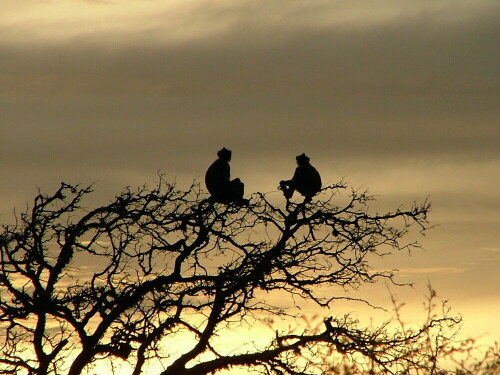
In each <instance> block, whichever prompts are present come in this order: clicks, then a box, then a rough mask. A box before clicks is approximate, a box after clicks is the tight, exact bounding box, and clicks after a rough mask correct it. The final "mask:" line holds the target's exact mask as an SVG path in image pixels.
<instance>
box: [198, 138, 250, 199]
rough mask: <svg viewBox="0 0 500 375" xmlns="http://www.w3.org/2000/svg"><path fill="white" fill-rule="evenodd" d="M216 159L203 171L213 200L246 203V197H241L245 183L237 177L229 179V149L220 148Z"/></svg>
mask: <svg viewBox="0 0 500 375" xmlns="http://www.w3.org/2000/svg"><path fill="white" fill-rule="evenodd" d="M217 156H218V159H217V160H216V161H214V162H213V163H212V165H210V167H209V168H208V170H207V172H206V173H205V185H206V187H207V189H208V192H209V193H210V195H211V198H212V200H213V201H214V202H219V203H226V204H227V203H236V204H238V205H248V203H249V201H248V199H244V198H243V194H244V192H245V185H244V184H243V182H241V180H240V179H239V178H236V179H234V180H231V179H230V178H231V171H230V167H229V162H230V161H231V150H228V149H226V148H225V147H224V148H222V149H221V150H219V151H218V152H217Z"/></svg>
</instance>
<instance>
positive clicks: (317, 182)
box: [280, 154, 321, 201]
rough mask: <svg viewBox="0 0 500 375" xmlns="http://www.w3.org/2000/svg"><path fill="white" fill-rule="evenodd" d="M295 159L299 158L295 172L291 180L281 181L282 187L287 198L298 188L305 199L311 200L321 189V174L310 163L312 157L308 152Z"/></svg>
mask: <svg viewBox="0 0 500 375" xmlns="http://www.w3.org/2000/svg"><path fill="white" fill-rule="evenodd" d="M295 159H296V160H297V168H296V169H295V173H294V175H293V177H292V179H291V180H288V181H280V189H281V190H282V191H283V195H284V196H285V198H286V199H287V200H288V199H290V198H291V197H292V195H293V192H294V191H295V190H297V191H298V192H299V193H300V194H302V195H303V196H304V197H305V199H304V201H310V200H311V198H312V197H313V196H315V195H316V194H317V193H318V192H319V191H320V190H321V176H320V175H319V173H318V171H317V170H316V168H314V167H313V166H312V165H311V164H309V160H310V159H309V157H307V156H306V154H302V155H299V156H297V157H296V158H295Z"/></svg>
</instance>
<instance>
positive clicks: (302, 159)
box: [295, 153, 311, 163]
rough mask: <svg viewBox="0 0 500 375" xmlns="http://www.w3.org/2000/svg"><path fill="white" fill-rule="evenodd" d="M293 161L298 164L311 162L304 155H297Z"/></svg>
mask: <svg viewBox="0 0 500 375" xmlns="http://www.w3.org/2000/svg"><path fill="white" fill-rule="evenodd" d="M295 159H296V160H297V162H298V163H307V162H309V160H311V159H309V156H307V155H306V154H304V153H302V154H300V155H297V156H296V157H295Z"/></svg>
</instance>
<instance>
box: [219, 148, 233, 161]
mask: <svg viewBox="0 0 500 375" xmlns="http://www.w3.org/2000/svg"><path fill="white" fill-rule="evenodd" d="M217 156H218V157H219V158H221V159H227V158H228V157H231V150H228V149H227V148H225V147H223V148H222V149H220V150H219V151H217Z"/></svg>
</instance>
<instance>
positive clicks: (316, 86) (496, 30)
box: [0, 0, 500, 342]
mask: <svg viewBox="0 0 500 375" xmlns="http://www.w3.org/2000/svg"><path fill="white" fill-rule="evenodd" d="M499 17H500V2H498V1H497V0H432V1H430V0H417V1H414V0H412V1H409V0H375V1H373V0H357V1H347V0H328V1H327V0H307V1H306V0H286V1H284V0H265V1H264V0H252V1H250V0H248V1H238V0H232V1H229V0H211V1H203V0H182V1H158V0H144V1H140V2H138V1H131V0H122V1H107V0H86V1H83V0H65V1H55V0H42V1H40V0H37V1H34V0H23V1H17V0H3V1H2V2H1V3H0V134H1V138H0V140H1V147H0V174H1V179H0V223H2V224H10V223H12V221H13V219H12V217H13V212H14V209H15V211H16V212H21V211H23V210H24V209H25V208H26V205H27V204H29V203H30V202H31V201H32V199H33V198H34V196H35V195H36V194H37V191H38V190H37V189H41V190H42V191H44V192H52V191H54V190H55V189H56V188H57V187H58V186H59V184H60V182H61V181H65V182H68V183H73V184H82V185H89V184H94V189H95V193H94V194H93V195H92V197H90V198H89V201H88V204H89V205H93V204H94V205H97V204H100V203H102V202H107V201H109V200H111V199H112V198H113V197H114V195H116V194H118V193H119V192H120V191H121V190H122V189H123V188H124V187H125V186H132V187H135V186H140V185H143V184H149V185H154V184H155V182H156V181H157V174H158V173H163V174H165V176H166V178H167V179H169V180H171V181H177V183H178V184H179V186H180V187H183V186H185V187H187V186H188V185H189V184H190V183H191V182H192V181H193V179H198V180H199V181H202V180H203V175H204V173H205V170H206V168H207V167H208V166H209V165H210V163H211V162H212V161H213V160H214V159H215V158H216V152H217V150H219V149H220V148H222V147H223V146H225V147H227V148H229V149H231V150H232V151H233V160H232V162H231V168H232V175H233V177H240V178H241V179H242V180H243V182H244V183H245V188H246V194H247V195H251V194H252V193H253V192H257V191H260V192H270V191H276V190H277V185H278V182H279V180H281V179H284V178H290V177H291V175H292V174H293V170H294V168H295V156H296V155H298V154H301V153H303V152H305V153H306V154H307V155H308V156H310V158H311V163H312V164H313V165H314V166H315V167H316V168H317V169H318V170H319V171H320V173H321V175H322V178H323V181H324V183H325V184H328V183H335V182H338V181H339V180H340V179H342V178H343V179H345V180H346V181H347V182H348V183H349V184H350V185H351V186H353V187H354V188H356V189H368V190H369V191H370V192H371V193H372V194H374V195H376V196H377V197H378V202H377V203H376V205H378V207H382V208H385V207H392V208H394V207H398V206H400V205H410V204H411V203H412V202H414V201H423V200H425V199H426V198H428V199H429V201H430V202H432V207H433V209H432V212H431V215H430V217H429V219H430V221H431V224H433V225H435V228H434V229H432V230H431V231H430V232H428V234H427V235H426V237H425V238H422V239H421V241H420V242H421V243H422V245H423V250H421V251H417V252H416V253H413V254H412V255H411V256H408V255H407V254H403V255H400V256H396V257H393V258H390V259H386V260H385V261H384V264H383V265H382V264H380V265H378V266H380V267H382V266H384V267H391V268H398V269H400V272H399V275H398V278H399V279H398V280H401V281H414V282H415V283H416V287H415V289H397V290H396V291H395V293H396V294H397V295H398V296H399V297H400V298H409V299H415V301H419V300H420V299H421V298H423V295H424V294H425V287H426V284H427V283H428V282H431V284H432V286H433V287H434V288H435V289H437V291H438V294H439V295H440V296H442V297H443V298H444V299H447V300H448V301H449V303H450V305H451V306H452V307H453V310H454V311H456V312H459V313H461V314H462V316H463V318H464V332H465V333H466V334H470V335H480V336H481V337H484V338H486V340H489V341H491V342H492V341H495V340H500V327H498V325H494V324H493V325H492V324H491V322H494V321H495V319H497V317H498V316H500V293H499V290H500V288H499V285H500V272H498V269H499V266H500V215H499V213H500V190H499V188H498V186H499V184H500V49H499V48H498V45H499V43H500V23H499V22H498V19H499ZM276 194H278V193H277V192H276ZM382 289H384V288H382ZM384 290H385V289H384Z"/></svg>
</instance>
